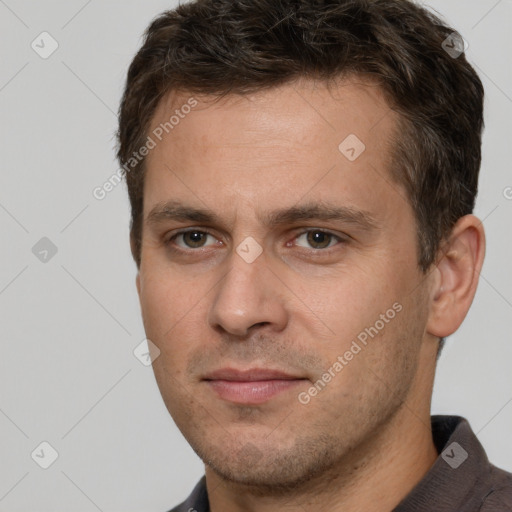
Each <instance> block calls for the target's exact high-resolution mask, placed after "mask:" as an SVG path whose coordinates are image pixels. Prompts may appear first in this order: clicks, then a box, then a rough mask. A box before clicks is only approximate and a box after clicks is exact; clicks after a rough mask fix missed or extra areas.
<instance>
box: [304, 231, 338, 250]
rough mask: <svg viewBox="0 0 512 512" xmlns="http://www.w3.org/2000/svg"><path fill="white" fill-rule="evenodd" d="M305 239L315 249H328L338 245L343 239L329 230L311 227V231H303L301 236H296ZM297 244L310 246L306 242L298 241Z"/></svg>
mask: <svg viewBox="0 0 512 512" xmlns="http://www.w3.org/2000/svg"><path fill="white" fill-rule="evenodd" d="M301 239H302V240H305V243H306V244H309V247H312V248H313V249H327V248H329V247H332V246H333V245H336V242H342V241H343V240H342V239H341V238H340V237H339V236H336V235H334V234H333V233H329V232H328V231H322V230H320V229H311V230H309V231H305V232H304V233H301V234H300V235H299V236H297V237H296V238H295V240H296V241H298V240H301ZM297 245H299V246H301V247H308V246H307V245H305V244H301V243H297Z"/></svg>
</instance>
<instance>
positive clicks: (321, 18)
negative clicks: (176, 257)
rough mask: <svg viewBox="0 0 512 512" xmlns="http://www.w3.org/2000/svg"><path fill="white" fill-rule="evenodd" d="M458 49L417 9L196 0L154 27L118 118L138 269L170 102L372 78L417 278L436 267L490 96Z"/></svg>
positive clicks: (388, 3) (473, 165)
mask: <svg viewBox="0 0 512 512" xmlns="http://www.w3.org/2000/svg"><path fill="white" fill-rule="evenodd" d="M460 41H461V38H460V36H458V34H456V32H455V31H454V30H453V29H451V28H450V27H448V26H447V25H445V24H444V23H443V22H442V21H441V20H440V19H439V18H438V17H436V16H435V15H434V14H432V13H431V12H429V11H427V10H426V9H424V8H422V7H420V6H418V5H416V4H414V3H413V2H411V1H409V0H196V1H193V2H190V3H187V4H183V5H180V6H179V7H177V8H176V9H174V10H170V11H166V12H164V13H162V14H161V15H160V16H158V17H157V18H156V19H154V20H153V22H152V23H151V24H150V26H149V27H148V28H147V30H146V32H145V38H144V43H143V45H142V47H141V49H140V50H139V52H138V53H137V55H136V56H135V58H134V59H133V62H132V63H131V65H130V68H129V71H128V76H127V81H126V87H125V90H124V94H123V97H122V101H121V105H120V109H119V130H118V142H119V146H118V152H117V157H118V159H119V162H120V164H121V166H122V167H123V169H124V171H125V172H124V174H125V177H126V180H127V185H128V192H129V197H130V203H131V226H130V234H131V238H132V243H133V244H134V246H133V247H134V251H133V257H134V259H135V262H136V264H137V266H138V267H139V266H140V262H141V251H142V244H141V240H142V221H143V219H142V215H143V189H144V173H145V170H144V163H145V160H144V159H140V161H139V160H137V161H136V162H135V161H134V162H135V163H134V165H132V166H131V168H129V167H128V166H127V162H128V161H129V160H130V159H132V160H134V159H133V158H131V157H132V155H133V153H134V152H136V151H137V150H138V149H139V148H141V147H142V146H143V145H144V144H145V142H146V139H147V135H148V134H147V132H148V129H149V126H150V122H151V119H152V116H153V114H154V112H155V110H156V107H157V105H158V103H159V101H160V100H161V99H162V97H163V96H164V95H165V94H166V93H168V92H170V91H187V92H190V93H198V94H210V95H214V96H219V97H222V96H225V95H228V94H245V93H249V92H254V91H258V90H263V89H266V88H271V87H274V86H279V85H281V84H284V83H286V82H289V81H291V80H294V79H297V78H301V77H306V78H308V77H310V78H314V79H320V80H325V81H329V80H332V79H335V78H337V77H340V76H348V75H361V76H362V75H364V76H368V77H370V78H372V79H373V80H375V81H377V83H378V84H379V85H380V86H381V87H382V89H383V91H384V92H385V94H386V97H387V98H388V101H389V103H390V106H391V108H393V109H394V110H396V111H397V112H398V113H399V114H400V116H399V118H400V122H399V124H400V129H399V134H398V136H397V137H396V140H395V141H394V142H395V144H394V148H393V153H392V161H393V163H392V165H391V173H392V175H393V177H394V179H396V181H397V182H398V183H401V184H402V185H403V186H404V187H405V189H406V191H407V195H408V199H409V201H410V202H411V205H412V207H413V209H414V212H415V216H416V220H417V229H418V252H419V261H418V264H419V265H420V267H421V268H422V269H423V270H424V271H426V270H427V269H428V268H429V267H430V265H431V264H432V263H433V262H434V261H435V258H436V255H437V252H438V250H439V248H440V244H441V242H442V240H443V239H444V238H445V237H446V236H447V235H448V234H449V232H450V231H451V228H452V227H453V225H454V224H455V222H456V221H457V220H458V219H459V218H460V217H462V216H464V215H466V214H469V213H471V212H472V211H473V208H474V203H475V198H476V194H477V188H478V172H479V168H480V160H481V132H482V128H483V94H484V92H483V87H482V83H481V81H480V79H479V78H478V75H477V74H476V72H475V71H474V69H473V68H472V67H471V66H470V65H469V63H468V62H467V60H466V58H465V56H464V54H463V53H462V54H460V55H457V54H455V55H454V54H453V53H449V52H448V51H447V50H448V49H449V48H450V47H457V46H458V45H459V44H460Z"/></svg>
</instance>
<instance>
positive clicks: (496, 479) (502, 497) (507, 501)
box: [479, 464, 512, 512]
mask: <svg viewBox="0 0 512 512" xmlns="http://www.w3.org/2000/svg"><path fill="white" fill-rule="evenodd" d="M487 485H488V486H489V490H488V492H487V494H486V495H485V496H484V497H483V499H482V505H481V507H480V509H479V512H500V511H503V512H505V511H508V510H512V473H509V472H507V471H505V470H503V469H500V468H497V467H496V466H493V465H492V464H491V465H490V470H489V473H488V482H487Z"/></svg>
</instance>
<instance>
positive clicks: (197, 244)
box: [167, 229, 217, 249]
mask: <svg viewBox="0 0 512 512" xmlns="http://www.w3.org/2000/svg"><path fill="white" fill-rule="evenodd" d="M208 237H210V239H212V240H213V241H214V243H215V242H217V240H216V239H215V237H214V236H213V235H211V234H210V233H208V232H207V231H201V230H199V229H189V230H187V231H180V232H179V233H176V234H174V235H173V236H172V237H170V238H169V240H168V241H167V245H171V243H172V242H174V243H175V244H176V245H177V246H178V247H181V248H182V249H200V248H201V247H206V245H207V244H206V241H207V240H208ZM180 242H181V243H180ZM210 245H212V244H210Z"/></svg>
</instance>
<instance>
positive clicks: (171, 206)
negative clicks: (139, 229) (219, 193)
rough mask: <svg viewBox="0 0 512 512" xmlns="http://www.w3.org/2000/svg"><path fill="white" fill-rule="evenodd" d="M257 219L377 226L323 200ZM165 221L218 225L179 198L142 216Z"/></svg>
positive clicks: (349, 209)
mask: <svg viewBox="0 0 512 512" xmlns="http://www.w3.org/2000/svg"><path fill="white" fill-rule="evenodd" d="M260 220H262V222H263V224H264V225H266V226H268V227H278V226H281V225H284V224H293V223H296V222H302V221H312V220H321V221H332V220H334V221H338V222H343V223H345V224H349V225H353V226H354V227H358V228H360V229H363V230H366V231H372V230H374V229H377V228H378V227H379V224H378V222H377V220H376V219H375V217H374V216H373V215H372V214H371V213H370V212H367V211H364V210H357V209H354V208H352V207H348V206H337V205H330V204H328V203H325V202H315V203H311V202H310V203H307V204H304V205H301V206H292V207H290V208H283V209H280V210H274V211H272V212H269V213H267V214H265V215H264V216H263V218H262V219H260ZM168 221H181V222H196V223H200V224H217V225H221V224H222V221H221V219H220V217H219V216H218V215H217V214H215V213H214V212H212V211H211V210H209V209H206V208H195V207H192V206H188V205H184V204H182V203H180V202H179V201H167V202H164V203H158V204H156V205H155V206H154V207H153V208H152V210H151V211H150V212H149V214H148V216H147V218H146V224H147V225H148V226H157V225H158V224H161V223H164V222H168Z"/></svg>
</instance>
